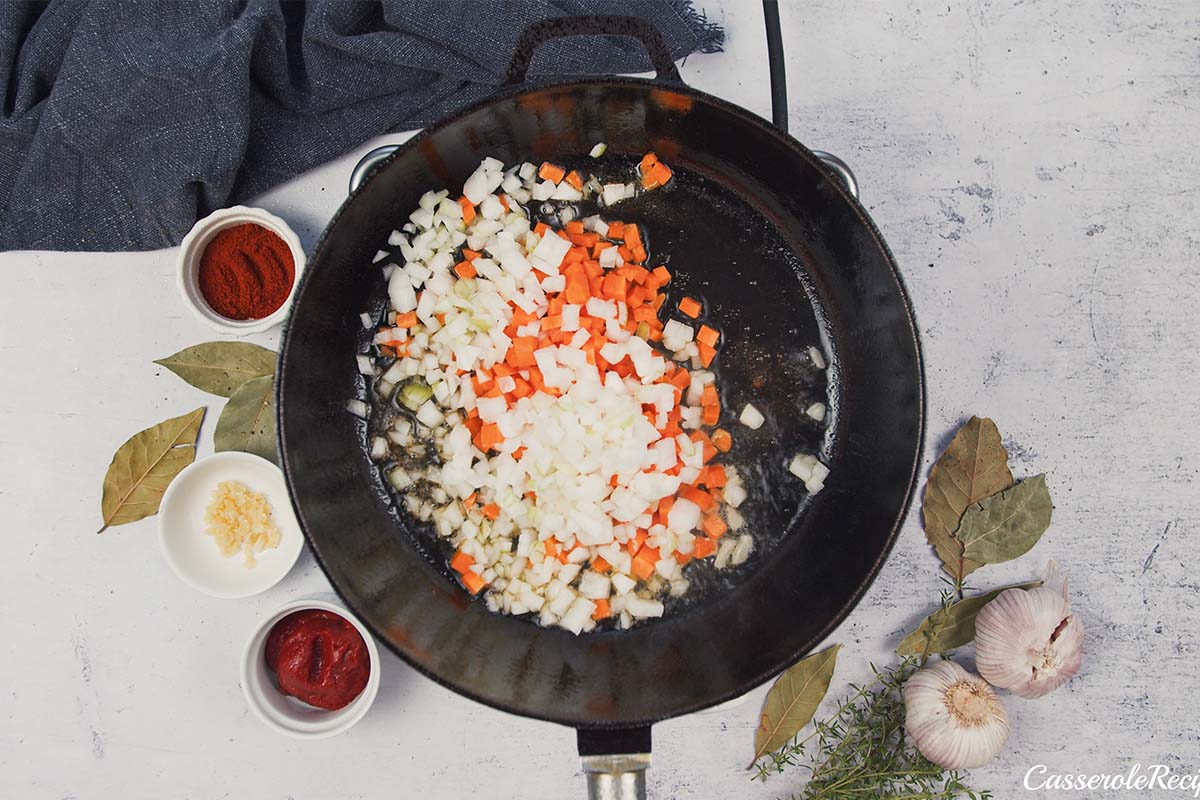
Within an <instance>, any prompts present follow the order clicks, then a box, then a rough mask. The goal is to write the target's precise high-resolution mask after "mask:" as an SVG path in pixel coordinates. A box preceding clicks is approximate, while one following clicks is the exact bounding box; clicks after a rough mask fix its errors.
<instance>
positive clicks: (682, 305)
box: [679, 297, 703, 319]
mask: <svg viewBox="0 0 1200 800" xmlns="http://www.w3.org/2000/svg"><path fill="white" fill-rule="evenodd" d="M701 309H703V306H701V305H700V301H698V300H695V299H693V298H691V297H685V298H683V299H682V300H680V301H679V310H680V312H682V313H683V314H685V315H687V316H689V317H691V318H692V319H695V318H696V317H698V316H700V311H701Z"/></svg>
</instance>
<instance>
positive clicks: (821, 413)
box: [804, 403, 825, 422]
mask: <svg viewBox="0 0 1200 800" xmlns="http://www.w3.org/2000/svg"><path fill="white" fill-rule="evenodd" d="M804 413H805V414H807V415H808V416H810V417H812V418H813V419H815V420H816V421H817V422H821V421H822V420H824V419H825V404H824V403H813V404H812V405H811V406H809V407H808V408H807V409H806V410H805V412H804Z"/></svg>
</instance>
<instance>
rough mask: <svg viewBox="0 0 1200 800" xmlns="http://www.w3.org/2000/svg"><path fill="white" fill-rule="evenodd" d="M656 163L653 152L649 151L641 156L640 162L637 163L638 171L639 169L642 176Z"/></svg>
mask: <svg viewBox="0 0 1200 800" xmlns="http://www.w3.org/2000/svg"><path fill="white" fill-rule="evenodd" d="M657 163H658V156H656V155H654V152H653V151H651V152H649V153H646V155H644V156H642V160H641V161H640V162H639V163H638V169H640V170H641V171H642V174H643V175H645V174H646V173H647V172H649V171H650V169H651V168H652V167H653V166H654V165H655V164H657Z"/></svg>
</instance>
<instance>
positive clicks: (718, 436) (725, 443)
mask: <svg viewBox="0 0 1200 800" xmlns="http://www.w3.org/2000/svg"><path fill="white" fill-rule="evenodd" d="M712 443H713V447H715V448H717V449H718V450H720V451H721V452H722V453H728V452H729V448H731V447H733V437H732V436H730V435H729V431H727V430H725V429H724V428H717V429H716V430H715V431H713V434H712Z"/></svg>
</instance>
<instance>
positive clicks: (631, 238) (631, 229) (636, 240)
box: [625, 224, 642, 250]
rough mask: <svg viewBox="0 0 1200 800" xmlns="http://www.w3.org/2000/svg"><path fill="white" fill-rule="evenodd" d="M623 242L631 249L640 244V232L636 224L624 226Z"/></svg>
mask: <svg viewBox="0 0 1200 800" xmlns="http://www.w3.org/2000/svg"><path fill="white" fill-rule="evenodd" d="M625 244H627V245H629V248H630V249H631V250H632V249H634V248H637V247H641V246H642V234H641V231H640V230H639V229H638V226H637V225H633V224H630V225H626V226H625Z"/></svg>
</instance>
